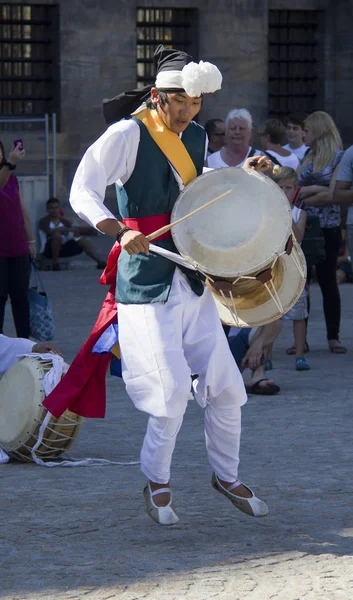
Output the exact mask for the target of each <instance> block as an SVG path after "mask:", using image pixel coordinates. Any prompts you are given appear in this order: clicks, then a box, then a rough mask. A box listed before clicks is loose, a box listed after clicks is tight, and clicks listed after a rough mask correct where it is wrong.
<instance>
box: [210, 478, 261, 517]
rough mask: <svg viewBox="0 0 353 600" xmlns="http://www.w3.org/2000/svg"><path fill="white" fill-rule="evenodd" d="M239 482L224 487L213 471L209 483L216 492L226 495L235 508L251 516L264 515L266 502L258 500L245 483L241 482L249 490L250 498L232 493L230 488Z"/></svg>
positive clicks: (232, 488) (236, 485) (233, 487)
mask: <svg viewBox="0 0 353 600" xmlns="http://www.w3.org/2000/svg"><path fill="white" fill-rule="evenodd" d="M239 483H240V482H239V481H238V482H236V484H233V485H231V486H230V487H229V488H225V487H224V486H223V485H222V484H221V482H220V481H219V479H218V477H217V475H216V473H213V475H212V480H211V484H212V486H213V487H214V489H215V490H217V492H220V493H221V494H224V496H226V497H227V498H228V499H229V500H230V501H231V503H232V504H233V505H234V506H235V507H236V508H238V509H239V510H241V511H242V512H244V513H246V514H247V515H250V516H251V517H265V516H266V515H267V513H268V507H267V504H266V503H265V502H264V501H263V500H260V498H257V497H256V496H255V494H254V492H253V491H252V490H251V489H250V488H249V487H248V486H247V485H244V483H243V484H241V485H243V486H244V487H245V488H246V489H247V490H249V492H250V493H251V498H243V496H237V495H236V494H234V492H232V490H234V489H236V488H237V487H238V485H239Z"/></svg>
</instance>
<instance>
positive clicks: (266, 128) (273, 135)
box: [259, 119, 299, 170]
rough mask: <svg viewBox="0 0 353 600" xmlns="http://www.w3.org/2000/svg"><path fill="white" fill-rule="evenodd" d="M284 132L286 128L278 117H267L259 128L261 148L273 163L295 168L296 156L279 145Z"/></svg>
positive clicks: (297, 163)
mask: <svg viewBox="0 0 353 600" xmlns="http://www.w3.org/2000/svg"><path fill="white" fill-rule="evenodd" d="M285 134H286V129H285V127H284V125H283V123H282V122H281V121H280V120H279V119H267V121H265V123H264V124H263V125H262V127H260V129H259V136H260V139H261V144H262V148H263V149H264V151H265V154H266V155H267V156H268V158H269V159H270V160H272V162H273V163H274V164H275V165H279V166H280V167H291V168H292V169H294V170H296V169H297V168H298V167H299V159H298V157H297V156H296V155H295V154H293V153H292V152H290V150H287V149H286V148H283V147H282V146H281V144H282V142H283V140H284V138H285Z"/></svg>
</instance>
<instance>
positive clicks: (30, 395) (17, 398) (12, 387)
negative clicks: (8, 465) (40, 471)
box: [0, 358, 45, 450]
mask: <svg viewBox="0 0 353 600" xmlns="http://www.w3.org/2000/svg"><path fill="white" fill-rule="evenodd" d="M42 379H43V370H42V368H41V365H40V362H39V361H38V360H36V359H34V358H23V359H21V360H19V361H18V362H17V363H16V364H15V365H13V366H12V367H11V368H10V369H8V371H6V373H5V375H4V376H3V377H2V379H1V381H0V446H1V447H3V448H4V449H5V450H6V448H7V447H8V448H13V447H16V446H18V445H20V444H21V443H22V442H23V441H25V440H26V439H27V438H28V432H30V431H31V430H32V429H33V428H34V425H35V422H36V420H37V419H38V418H39V416H40V414H41V412H42V410H43V406H42V401H43V400H44V398H45V394H44V391H43V386H42Z"/></svg>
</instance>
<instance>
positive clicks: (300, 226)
mask: <svg viewBox="0 0 353 600" xmlns="http://www.w3.org/2000/svg"><path fill="white" fill-rule="evenodd" d="M306 220H307V214H306V212H305V210H302V212H301V213H300V217H299V221H298V223H294V221H293V223H292V229H293V232H294V235H295V237H296V240H297V242H298V244H300V243H301V242H302V241H303V237H304V233H305V226H306Z"/></svg>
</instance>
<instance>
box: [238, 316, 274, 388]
mask: <svg viewBox="0 0 353 600" xmlns="http://www.w3.org/2000/svg"><path fill="white" fill-rule="evenodd" d="M281 326H282V323H281V320H277V321H274V322H273V323H269V324H268V325H264V326H262V327H252V328H247V327H243V328H236V327H232V328H231V330H230V333H229V337H228V341H229V347H230V349H231V352H232V354H233V357H234V360H235V361H236V363H237V365H238V367H239V369H240V370H241V371H243V370H244V369H247V368H249V369H251V378H250V379H249V380H248V381H246V382H245V389H246V391H247V393H248V394H258V395H261V396H273V395H274V394H277V393H278V392H279V391H280V387H279V386H278V385H277V384H276V383H275V382H274V381H273V380H272V379H268V378H267V377H266V375H265V363H266V360H265V358H266V349H267V348H268V347H269V346H270V345H271V344H272V343H273V342H274V341H275V339H276V338H277V337H278V336H279V334H280V331H281Z"/></svg>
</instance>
